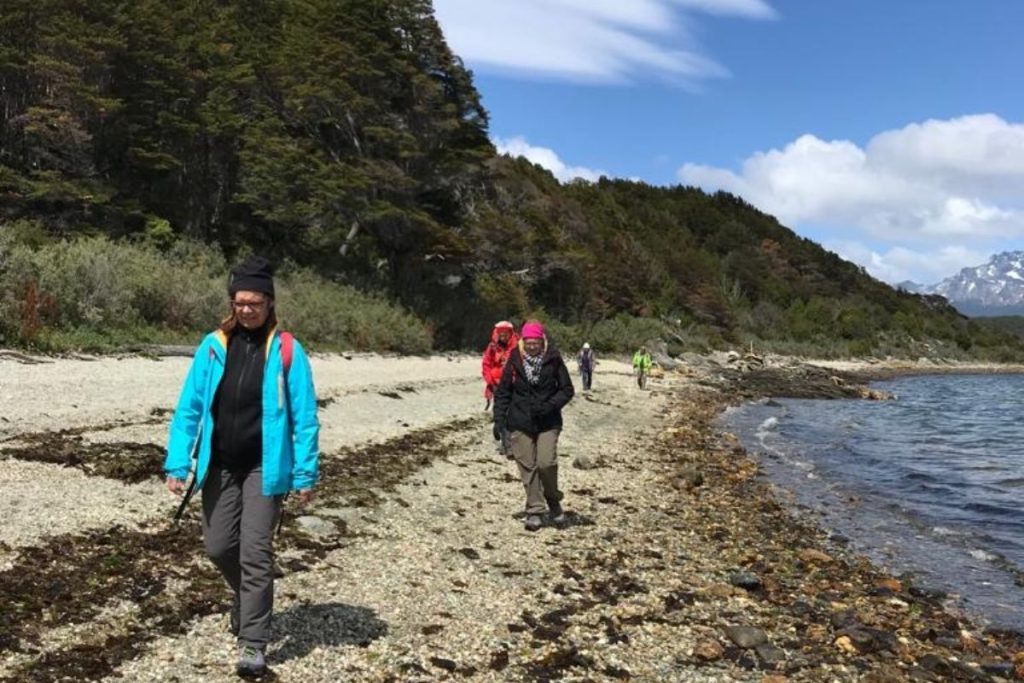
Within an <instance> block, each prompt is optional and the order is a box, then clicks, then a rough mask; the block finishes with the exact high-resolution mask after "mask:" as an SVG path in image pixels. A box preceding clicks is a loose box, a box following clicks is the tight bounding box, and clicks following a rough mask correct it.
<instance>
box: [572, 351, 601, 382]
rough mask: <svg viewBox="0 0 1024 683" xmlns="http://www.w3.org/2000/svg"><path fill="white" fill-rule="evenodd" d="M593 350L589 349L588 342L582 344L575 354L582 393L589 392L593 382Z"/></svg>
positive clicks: (594, 362)
mask: <svg viewBox="0 0 1024 683" xmlns="http://www.w3.org/2000/svg"><path fill="white" fill-rule="evenodd" d="M596 363H597V361H596V360H595V359H594V350H593V349H592V348H590V343H589V342H583V348H582V349H580V352H579V353H578V354H576V367H578V368H579V371H580V382H581V383H582V384H583V391H590V385H591V384H592V383H593V381H594V365H596Z"/></svg>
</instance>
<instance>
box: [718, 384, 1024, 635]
mask: <svg viewBox="0 0 1024 683" xmlns="http://www.w3.org/2000/svg"><path fill="white" fill-rule="evenodd" d="M874 386H876V387H877V388H880V389H885V390H887V391H890V392H893V393H896V394H897V395H898V396H899V400H898V401H889V402H873V401H818V400H791V399H778V400H775V401H770V402H763V403H759V404H752V405H748V406H743V407H741V408H737V409H734V410H731V411H729V412H728V413H726V415H725V416H724V418H723V424H722V426H723V427H724V428H725V429H727V430H729V431H731V432H733V433H735V434H736V435H737V436H739V437H740V440H741V441H742V443H743V445H744V446H745V447H746V448H747V450H748V451H750V453H751V454H752V455H753V456H754V457H755V458H757V459H758V460H759V461H760V463H761V465H762V468H763V470H764V472H765V474H766V475H767V476H768V478H769V479H771V480H772V481H773V482H775V483H776V484H777V485H779V486H780V487H782V488H783V489H785V490H787V491H789V492H791V493H792V495H793V498H794V501H795V503H796V504H798V505H802V506H807V507H810V508H811V509H813V510H815V511H817V512H819V513H820V514H821V515H822V517H823V523H824V525H825V526H826V528H829V529H831V530H833V531H835V532H837V533H838V534H840V535H842V536H845V537H846V538H848V539H849V540H850V542H851V544H852V545H853V547H854V549H855V550H857V551H858V552H861V553H863V554H865V555H867V556H869V557H871V558H872V559H873V560H875V561H876V562H878V563H879V564H880V565H882V566H884V567H886V568H888V569H889V570H890V571H893V572H894V573H901V572H905V571H911V572H914V573H915V575H917V577H918V579H919V581H920V582H921V583H923V584H925V585H928V586H931V587H934V588H941V589H944V590H947V591H950V592H951V593H953V594H956V595H959V596H960V598H961V601H960V602H961V606H962V607H963V608H965V609H966V610H967V611H968V612H969V613H971V614H972V616H974V617H975V618H978V619H979V621H980V622H981V623H990V624H992V625H993V626H998V627H1003V628H1014V629H1017V630H1024V587H1022V585H1024V376H1021V375H966V376H965V375H959V376H948V375H946V376H930V377H910V378H903V379H898V380H893V381H887V382H878V383H876V384H875V385H874Z"/></svg>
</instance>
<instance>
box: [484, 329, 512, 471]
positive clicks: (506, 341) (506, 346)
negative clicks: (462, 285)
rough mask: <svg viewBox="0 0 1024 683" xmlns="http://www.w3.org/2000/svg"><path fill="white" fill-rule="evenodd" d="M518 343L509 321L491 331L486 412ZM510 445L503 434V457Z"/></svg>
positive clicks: (486, 362) (486, 368)
mask: <svg viewBox="0 0 1024 683" xmlns="http://www.w3.org/2000/svg"><path fill="white" fill-rule="evenodd" d="M518 343H519V337H517V336H516V328H515V327H514V326H513V325H512V323H510V322H508V321H507V320H502V321H501V322H499V323H497V324H496V325H495V326H494V329H493V330H492V331H491V342H490V343H489V344H488V345H487V348H486V349H485V350H484V359H483V364H482V372H483V376H484V398H485V399H487V405H486V406H485V407H484V410H489V409H490V407H491V400H492V399H493V398H494V389H495V387H497V386H498V383H499V382H500V381H501V373H502V371H503V370H504V369H505V363H506V362H508V357H509V355H510V354H511V353H512V349H514V348H516V345H517V344H518ZM508 444H509V440H508V434H502V439H501V446H500V447H499V448H498V451H499V452H500V453H501V454H502V455H508V454H509V452H510V450H509V445H508Z"/></svg>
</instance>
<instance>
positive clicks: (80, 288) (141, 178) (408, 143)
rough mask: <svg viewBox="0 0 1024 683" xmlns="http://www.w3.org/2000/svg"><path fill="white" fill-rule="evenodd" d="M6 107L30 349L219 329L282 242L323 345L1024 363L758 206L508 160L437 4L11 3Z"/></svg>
mask: <svg viewBox="0 0 1024 683" xmlns="http://www.w3.org/2000/svg"><path fill="white" fill-rule="evenodd" d="M0 107H2V108H0V197H2V208H0V212H2V213H0V225H2V227H0V230H3V235H0V309H2V310H0V314H2V315H0V332H2V333H3V334H4V335H5V338H7V339H8V340H10V341H14V342H16V343H21V344H30V345H31V344H38V343H40V341H41V340H45V339H51V340H52V339H53V338H54V337H53V335H54V334H56V333H61V332H62V331H63V332H64V333H66V332H67V331H68V330H83V329H84V330H89V332H90V335H93V336H95V335H98V336H99V337H101V338H102V337H104V336H106V337H111V335H112V332H111V330H114V329H118V330H120V332H119V334H120V337H124V336H125V335H126V334H138V333H139V331H140V330H142V331H144V334H145V335H148V336H155V337H160V336H162V335H164V336H166V335H171V336H175V335H179V336H189V335H194V334H195V333H196V332H197V331H198V330H201V329H203V327H204V326H205V327H208V326H209V325H210V324H211V322H210V321H211V319H212V318H214V317H215V316H216V314H217V313H218V312H219V310H220V306H221V299H220V298H219V296H220V292H221V291H222V290H221V288H222V286H223V276H224V272H225V270H224V269H225V267H226V266H225V264H226V262H227V260H230V259H233V258H236V257H237V256H238V255H239V254H240V253H244V252H246V251H257V252H261V253H265V254H267V255H269V256H271V257H273V258H275V259H276V260H278V262H280V263H282V265H283V271H284V275H285V278H284V279H285V280H286V282H287V284H286V287H285V290H286V291H287V292H289V293H290V294H289V295H290V296H291V297H292V301H291V303H292V304H293V307H292V308H291V310H292V311H293V317H294V320H293V321H290V323H289V324H292V325H293V327H296V328H297V332H300V333H301V332H307V336H308V335H312V337H313V338H314V339H315V340H316V341H317V342H319V343H321V344H323V345H324V346H337V345H350V346H359V347H385V348H396V349H401V350H423V349H424V348H426V347H429V346H430V344H431V343H433V344H434V345H436V346H440V347H457V346H475V345H478V344H479V343H480V340H481V339H483V338H484V337H485V336H486V333H487V329H488V328H489V325H490V323H491V322H493V320H495V319H497V318H503V317H512V318H522V317H524V316H527V315H541V316H543V317H545V318H546V319H547V320H549V321H551V322H552V323H553V325H554V329H555V330H557V331H558V333H559V334H560V335H561V337H562V339H563V341H564V342H565V343H567V344H568V343H576V342H578V341H580V340H581V339H582V338H583V337H584V336H586V337H587V338H589V339H592V340H596V341H597V343H599V344H600V345H602V346H604V347H606V348H625V347H628V346H629V345H632V344H634V343H637V342H638V340H642V339H646V338H649V337H656V336H661V337H663V338H665V339H666V340H670V341H672V343H673V344H676V345H679V346H688V345H689V346H694V347H703V346H709V345H710V346H724V345H736V344H746V343H748V342H750V341H754V342H755V343H756V344H758V345H759V346H761V347H765V346H768V347H774V348H779V349H786V350H794V351H807V352H819V353H830V354H843V353H856V354H866V353H899V354H917V355H920V354H925V353H932V352H941V353H944V354H947V355H955V354H958V353H971V354H974V355H989V356H1000V357H1004V356H1005V357H1009V356H1013V355H1015V354H1016V353H1017V352H1018V350H1019V349H1020V348H1021V347H1020V342H1019V341H1018V340H1017V339H1016V338H1014V337H1012V336H1011V335H1007V334H1003V333H1001V332H998V331H995V330H993V329H992V328H985V329H983V328H980V327H978V326H976V325H975V324H973V323H971V322H969V321H967V320H966V319H965V318H963V317H962V316H959V315H958V314H957V313H956V312H955V311H954V310H953V309H952V308H950V307H948V306H946V305H944V303H943V301H942V300H940V299H934V298H932V299H929V298H925V297H920V296H916V295H911V294H906V293H898V292H896V291H894V290H892V289H891V288H889V287H888V286H886V285H884V284H882V283H879V282H877V281H875V280H873V279H871V278H870V277H868V276H867V275H866V274H865V273H864V272H863V271H862V270H860V269H859V268H857V267H855V266H853V265H852V264H849V263H846V262H844V261H842V260H840V259H839V258H838V257H836V256H835V255H833V254H831V253H828V252H826V251H824V250H823V249H821V248H820V247H819V246H817V245H816V244H814V243H812V242H809V241H807V240H804V239H801V238H799V237H797V236H796V235H795V234H794V233H793V232H791V231H790V230H788V229H786V228H784V227H782V226H780V225H779V224H778V223H777V222H776V221H775V220H774V219H773V218H771V217H769V216H766V215H764V214H762V213H760V212H758V211H757V210H755V209H754V208H753V207H751V206H749V205H748V204H746V203H744V202H743V201H741V200H740V199H737V198H735V197H732V196H728V195H721V194H719V195H713V196H709V195H706V194H705V193H703V192H701V191H699V190H696V189H693V188H682V187H676V188H657V187H651V186H647V185H644V184H641V183H634V182H626V181H609V180H602V181H600V182H598V183H584V182H577V183H569V184H567V185H560V184H559V183H558V182H557V181H556V180H555V179H554V178H553V177H552V176H551V175H550V174H549V173H547V172H546V171H544V170H543V169H540V168H538V167H535V166H532V165H531V164H529V163H527V162H525V161H524V160H512V159H508V158H500V157H496V156H495V150H494V148H493V147H492V145H491V143H490V142H489V139H488V130H487V114H486V111H485V110H484V108H483V106H482V104H481V95H480V94H479V93H478V92H477V91H476V90H475V89H474V86H473V83H472V77H471V74H470V73H469V72H468V71H467V70H466V69H465V68H464V66H463V65H462V63H461V61H460V60H459V59H458V58H457V56H455V55H453V54H452V52H451V51H450V49H449V48H448V46H447V45H446V43H445V41H444V37H443V35H442V33H441V31H440V28H439V26H438V24H437V23H436V21H435V20H434V17H433V12H432V8H431V5H430V3H429V2H428V1H426V0H387V1H385V0H263V1H260V2H252V1H242V0H216V1H215V0H192V1H190V2H187V3H179V2H168V1H167V0H138V1H134V2H125V1H124V0H5V2H4V3H3V11H2V12H0ZM161 269H166V271H164V270H161ZM83 283H84V284H83ZM207 290H209V291H211V292H213V293H214V294H215V295H217V298H211V296H213V295H206V294H205V293H204V292H206V291H207ZM99 291H103V292H108V293H109V292H116V293H117V296H113V295H112V294H110V295H108V296H101V295H100V294H99V293H98V292H99ZM339 301H343V302H344V304H343V305H342V304H339V303H338V302H339ZM83 302H84V303H83ZM339 306H340V308H339ZM282 308H283V310H284V312H285V317H286V320H287V316H288V313H287V310H288V309H287V308H284V307H282ZM370 309H372V312H367V311H369V310H370ZM321 316H323V317H332V316H333V317H336V318H337V320H336V321H335V322H334V323H333V324H330V323H327V322H325V321H323V320H318V318H319V317H321ZM381 326H384V327H390V328H394V329H399V328H400V329H401V330H403V332H402V335H401V341H397V340H394V339H389V338H388V337H387V336H386V335H381V334H378V333H377V332H374V328H375V327H381ZM357 328H358V329H359V330H360V332H359V333H358V334H354V333H353V332H352V330H354V329H357ZM114 336H117V335H114ZM120 337H119V338H120ZM75 338H76V337H74V336H72V337H66V338H65V343H71V342H72V341H73V339H75ZM89 338H92V337H89Z"/></svg>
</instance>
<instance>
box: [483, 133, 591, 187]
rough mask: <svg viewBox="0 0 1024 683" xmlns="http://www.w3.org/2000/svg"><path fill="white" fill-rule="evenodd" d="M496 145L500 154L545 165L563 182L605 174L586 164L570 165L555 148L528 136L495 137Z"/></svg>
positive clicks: (589, 178)
mask: <svg viewBox="0 0 1024 683" xmlns="http://www.w3.org/2000/svg"><path fill="white" fill-rule="evenodd" d="M494 146H495V147H497V149H498V153H499V154H508V155H510V156H514V157H526V158H527V159H529V160H530V161H532V162H533V163H535V164H537V165H538V166H543V167H544V168H546V169H547V170H549V171H551V173H552V174H553V175H554V176H555V177H556V178H558V179H559V180H560V181H562V182H563V183H565V182H568V181H570V180H575V179H576V178H582V179H583V180H589V181H595V180H597V179H599V178H600V177H601V176H603V175H608V174H607V173H605V172H604V171H598V170H594V169H592V168H587V167H585V166H570V165H569V164H567V163H565V162H564V161H562V159H561V158H560V157H559V156H558V154H557V153H555V151H554V150H553V149H550V148H548V147H537V146H535V145H531V144H530V143H528V142H527V141H526V138H524V137H521V136H517V137H514V138H508V139H504V138H495V139H494Z"/></svg>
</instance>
